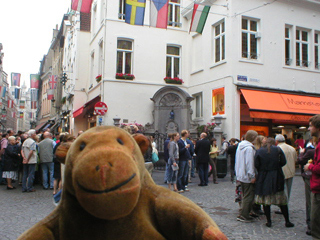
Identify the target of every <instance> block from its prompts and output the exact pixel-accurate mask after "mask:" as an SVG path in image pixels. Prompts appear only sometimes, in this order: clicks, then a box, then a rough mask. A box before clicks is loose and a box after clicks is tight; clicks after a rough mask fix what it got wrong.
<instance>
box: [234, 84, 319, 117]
mask: <svg viewBox="0 0 320 240" xmlns="http://www.w3.org/2000/svg"><path fill="white" fill-rule="evenodd" d="M240 91H241V93H242V94H243V96H244V98H245V100H246V102H247V104H248V106H249V110H250V117H252V118H266V119H279V120H292V121H302V122H308V121H309V118H310V116H312V115H315V114H320V97H319V98H318V97H310V96H301V95H295V94H288V93H279V92H268V91H258V90H249V89H240Z"/></svg>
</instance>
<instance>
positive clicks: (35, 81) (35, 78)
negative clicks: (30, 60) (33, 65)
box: [30, 74, 40, 89]
mask: <svg viewBox="0 0 320 240" xmlns="http://www.w3.org/2000/svg"><path fill="white" fill-rule="evenodd" d="M39 85H40V75H39V74H30V88H36V89H39Z"/></svg>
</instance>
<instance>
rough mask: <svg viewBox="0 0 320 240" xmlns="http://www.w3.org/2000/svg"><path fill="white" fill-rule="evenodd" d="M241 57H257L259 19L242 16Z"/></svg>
mask: <svg viewBox="0 0 320 240" xmlns="http://www.w3.org/2000/svg"><path fill="white" fill-rule="evenodd" d="M241 29H242V30H241V34H242V37H241V38H242V43H241V46H242V52H241V55H242V58H246V59H255V60H256V59H258V58H259V44H260V37H261V35H260V32H259V31H258V30H259V21H258V20H253V19H248V18H242V27H241Z"/></svg>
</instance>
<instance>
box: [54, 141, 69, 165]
mask: <svg viewBox="0 0 320 240" xmlns="http://www.w3.org/2000/svg"><path fill="white" fill-rule="evenodd" d="M70 146H71V143H70V142H65V143H62V144H60V146H59V147H58V148H57V150H56V157H57V160H58V161H59V162H61V163H63V164H65V161H66V157H67V153H68V151H69V148H70Z"/></svg>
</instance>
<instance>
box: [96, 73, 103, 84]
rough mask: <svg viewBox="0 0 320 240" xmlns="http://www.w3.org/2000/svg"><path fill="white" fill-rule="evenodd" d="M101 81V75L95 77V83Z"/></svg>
mask: <svg viewBox="0 0 320 240" xmlns="http://www.w3.org/2000/svg"><path fill="white" fill-rule="evenodd" d="M101 79H102V75H101V74H99V75H98V76H96V81H97V82H100V81H101Z"/></svg>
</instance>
